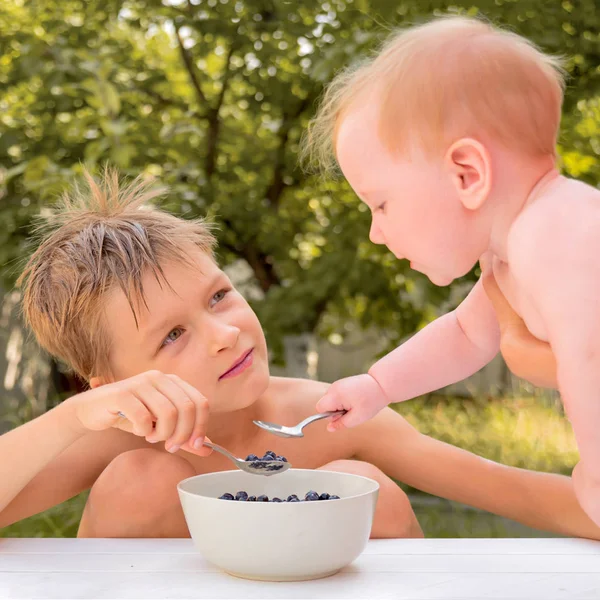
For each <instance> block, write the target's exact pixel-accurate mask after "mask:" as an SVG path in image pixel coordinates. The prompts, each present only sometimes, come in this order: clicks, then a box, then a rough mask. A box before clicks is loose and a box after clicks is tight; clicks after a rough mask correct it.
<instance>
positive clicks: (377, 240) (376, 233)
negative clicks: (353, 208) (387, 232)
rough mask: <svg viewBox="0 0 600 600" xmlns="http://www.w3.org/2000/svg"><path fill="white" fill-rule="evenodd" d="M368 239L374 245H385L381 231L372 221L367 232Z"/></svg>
mask: <svg viewBox="0 0 600 600" xmlns="http://www.w3.org/2000/svg"><path fill="white" fill-rule="evenodd" d="M369 239H370V240H371V241H372V242H373V243H374V244H385V240H384V238H383V235H382V233H381V229H379V227H377V225H375V220H374V219H373V220H372V221H371V229H370V230H369Z"/></svg>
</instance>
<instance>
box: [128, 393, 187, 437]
mask: <svg viewBox="0 0 600 600" xmlns="http://www.w3.org/2000/svg"><path fill="white" fill-rule="evenodd" d="M132 393H133V394H134V396H135V397H136V398H138V399H139V401H140V402H142V403H143V404H144V405H145V406H147V407H148V409H149V410H150V412H151V413H152V414H153V415H154V416H155V418H156V419H155V420H156V426H155V429H154V431H150V432H149V433H148V434H146V435H148V436H149V437H150V438H151V440H148V441H156V442H159V441H162V440H168V439H169V438H170V437H171V435H172V434H173V431H174V430H175V425H176V424H177V409H176V408H175V406H174V405H173V403H172V402H171V401H170V400H169V399H168V398H167V397H166V396H165V395H164V394H162V393H161V392H160V390H158V389H157V388H155V387H154V386H153V385H151V384H150V382H148V383H143V384H141V385H140V386H139V387H137V388H135V389H133V390H132ZM150 434H152V435H150Z"/></svg>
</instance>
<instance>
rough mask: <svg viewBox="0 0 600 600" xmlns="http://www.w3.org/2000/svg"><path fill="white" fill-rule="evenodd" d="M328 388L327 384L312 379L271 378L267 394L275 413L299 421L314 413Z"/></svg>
mask: <svg viewBox="0 0 600 600" xmlns="http://www.w3.org/2000/svg"><path fill="white" fill-rule="evenodd" d="M328 387H329V384H328V383H324V382H322V381H314V380H313V379H301V378H296V377H271V380H270V382H269V391H268V394H269V397H270V399H271V405H272V406H274V407H276V409H277V412H281V413H284V414H286V415H288V416H298V417H299V420H301V419H304V418H305V417H307V416H308V415H310V414H314V413H315V412H316V404H317V402H318V401H319V400H320V399H321V397H322V396H323V395H324V394H325V392H326V391H327V388H328Z"/></svg>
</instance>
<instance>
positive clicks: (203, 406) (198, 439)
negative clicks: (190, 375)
mask: <svg viewBox="0 0 600 600" xmlns="http://www.w3.org/2000/svg"><path fill="white" fill-rule="evenodd" d="M168 377H170V378H171V379H172V380H173V381H174V382H175V383H177V385H179V387H181V388H182V389H183V390H184V391H185V392H186V394H187V395H188V396H189V398H191V400H192V401H193V402H194V405H195V409H196V411H195V418H194V426H193V429H192V432H191V434H190V436H189V440H188V442H189V444H190V446H192V447H193V448H195V449H196V450H201V451H202V452H204V450H205V448H204V449H203V447H202V443H203V442H204V439H205V436H206V428H207V426H208V417H209V411H210V407H209V404H208V400H207V399H206V398H205V397H204V396H203V395H202V394H201V393H200V392H199V391H198V390H197V389H196V388H195V387H194V386H193V385H190V384H189V383H188V382H187V381H185V380H183V379H181V377H178V376H177V375H168ZM209 453H210V452H209Z"/></svg>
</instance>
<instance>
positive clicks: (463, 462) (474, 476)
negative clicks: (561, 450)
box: [348, 409, 600, 539]
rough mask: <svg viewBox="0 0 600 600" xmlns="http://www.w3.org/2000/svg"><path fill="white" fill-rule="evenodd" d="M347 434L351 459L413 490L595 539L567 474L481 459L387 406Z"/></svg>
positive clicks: (597, 534) (599, 531)
mask: <svg viewBox="0 0 600 600" xmlns="http://www.w3.org/2000/svg"><path fill="white" fill-rule="evenodd" d="M348 434H350V435H352V438H353V439H352V446H353V448H354V452H355V455H356V456H355V457H356V458H357V459H360V460H364V461H366V462H370V463H372V464H374V465H375V466H377V467H379V469H381V470H382V471H383V472H384V473H385V474H386V475H388V476H389V477H391V478H393V479H396V480H398V481H402V482H403V483H406V484H408V485H410V486H412V487H414V488H417V489H419V490H422V491H424V492H427V493H430V494H434V495H436V496H440V497H442V498H448V499H449V500H454V501H456V502H462V503H464V504H468V505H470V506H474V507H476V508H480V509H482V510H486V511H488V512H491V513H494V514H497V515H500V516H503V517H507V518H509V519H513V520H515V521H518V522H520V523H522V524H524V525H527V526H528V527H533V528H536V529H541V530H544V531H551V532H553V533H557V534H560V535H566V536H576V537H586V538H592V539H600V527H598V526H596V525H594V523H593V522H592V521H591V520H590V518H589V517H588V516H587V515H586V514H585V512H584V511H583V509H582V508H581V506H580V504H579V502H578V500H577V497H576V495H575V491H574V487H573V481H572V480H571V478H569V477H565V476H563V475H554V474H551V473H537V472H535V471H528V470H525V469H518V468H515V467H507V466H505V465H501V464H498V463H495V462H492V461H490V460H486V459H484V458H481V457H479V456H476V455H475V454H471V453H470V452H467V451H466V450H462V449H460V448H456V447H455V446H451V445H449V444H446V443H444V442H440V441H438V440H435V439H433V438H430V437H428V436H426V435H423V434H421V433H419V432H418V431H417V430H416V429H414V428H413V427H412V426H411V425H410V424H409V423H408V422H407V421H406V420H405V419H403V418H402V417H401V416H400V415H398V414H397V413H395V412H394V411H392V410H391V409H385V410H383V411H381V412H380V413H379V414H378V415H377V416H376V417H375V418H374V419H372V420H370V421H369V422H367V423H364V424H363V425H361V426H360V427H357V428H356V429H353V430H351V431H349V432H348Z"/></svg>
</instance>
